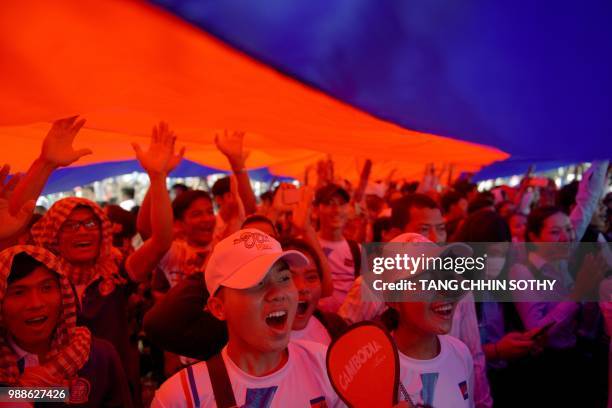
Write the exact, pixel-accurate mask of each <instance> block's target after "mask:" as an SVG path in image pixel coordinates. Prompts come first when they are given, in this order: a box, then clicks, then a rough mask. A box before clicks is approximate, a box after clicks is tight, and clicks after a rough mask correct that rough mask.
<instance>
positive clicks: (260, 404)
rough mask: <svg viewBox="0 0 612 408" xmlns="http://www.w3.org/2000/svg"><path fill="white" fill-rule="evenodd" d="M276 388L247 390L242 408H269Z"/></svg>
mask: <svg viewBox="0 0 612 408" xmlns="http://www.w3.org/2000/svg"><path fill="white" fill-rule="evenodd" d="M277 389H278V387H277V386H274V387H268V388H248V389H247V394H246V399H245V400H244V405H243V406H242V408H270V405H272V400H273V399H274V394H276V390H277Z"/></svg>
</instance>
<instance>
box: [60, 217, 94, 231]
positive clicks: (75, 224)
mask: <svg viewBox="0 0 612 408" xmlns="http://www.w3.org/2000/svg"><path fill="white" fill-rule="evenodd" d="M81 226H83V228H85V230H86V231H93V230H95V229H97V228H98V227H100V222H99V221H98V220H96V219H95V218H91V219H89V220H84V221H66V222H65V223H63V224H62V227H61V230H62V231H63V232H77V231H78V230H80V229H81Z"/></svg>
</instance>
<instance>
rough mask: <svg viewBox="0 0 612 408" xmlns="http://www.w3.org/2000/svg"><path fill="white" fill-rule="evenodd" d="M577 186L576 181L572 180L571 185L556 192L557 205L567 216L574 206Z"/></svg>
mask: <svg viewBox="0 0 612 408" xmlns="http://www.w3.org/2000/svg"><path fill="white" fill-rule="evenodd" d="M578 184H579V183H578V181H576V180H574V181H572V182H571V183H569V184H567V185H565V186H563V187H561V189H560V190H559V191H558V192H557V197H556V198H557V200H556V202H557V205H558V206H559V208H560V209H562V210H563V212H565V213H566V214H569V213H570V212H571V210H572V206H573V205H574V204H576V196H577V195H578Z"/></svg>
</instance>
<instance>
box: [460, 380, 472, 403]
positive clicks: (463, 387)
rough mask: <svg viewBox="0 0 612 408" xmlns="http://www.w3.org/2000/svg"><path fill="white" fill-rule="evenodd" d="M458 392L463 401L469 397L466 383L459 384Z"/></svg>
mask: <svg viewBox="0 0 612 408" xmlns="http://www.w3.org/2000/svg"><path fill="white" fill-rule="evenodd" d="M459 391H461V395H462V396H463V399H464V400H467V399H468V398H469V397H470V396H469V394H468V386H467V382H466V381H461V382H460V383H459Z"/></svg>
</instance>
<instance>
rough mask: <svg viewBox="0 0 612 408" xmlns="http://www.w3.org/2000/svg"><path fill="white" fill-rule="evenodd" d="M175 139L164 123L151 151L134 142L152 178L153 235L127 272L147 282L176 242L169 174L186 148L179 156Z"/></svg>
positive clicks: (133, 257) (132, 257) (131, 260)
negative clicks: (173, 234)
mask: <svg viewBox="0 0 612 408" xmlns="http://www.w3.org/2000/svg"><path fill="white" fill-rule="evenodd" d="M175 141H176V136H175V135H174V133H173V132H172V131H171V130H170V129H169V128H168V125H167V124H166V123H164V122H160V124H159V125H158V126H157V127H154V128H153V134H152V136H151V143H150V145H149V150H148V151H146V152H145V151H143V150H142V149H141V148H140V146H139V145H138V144H133V147H134V151H135V152H136V157H137V158H138V161H139V162H140V164H141V165H142V167H143V168H144V169H145V170H146V172H147V173H148V175H149V179H150V181H151V185H150V187H149V192H148V194H150V206H151V207H150V216H151V237H150V238H149V239H147V240H146V241H145V243H144V244H143V245H142V246H141V247H140V248H138V249H137V250H136V251H135V252H133V253H132V254H131V255H130V256H129V257H128V259H127V261H126V268H127V272H128V274H129V276H130V278H131V279H132V280H134V281H135V282H143V281H145V280H146V279H147V278H148V277H149V275H150V274H151V272H152V271H153V269H154V268H155V266H157V264H158V263H159V261H160V260H161V259H162V257H163V256H164V255H165V254H166V252H168V249H170V245H171V244H172V205H171V203H170V195H169V194H168V190H167V188H166V176H167V175H168V171H169V169H170V168H172V164H174V165H176V164H177V163H178V162H179V161H180V160H181V158H182V156H183V154H184V149H181V151H180V153H179V154H178V155H175V154H174V144H175ZM175 163H176V164H175Z"/></svg>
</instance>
